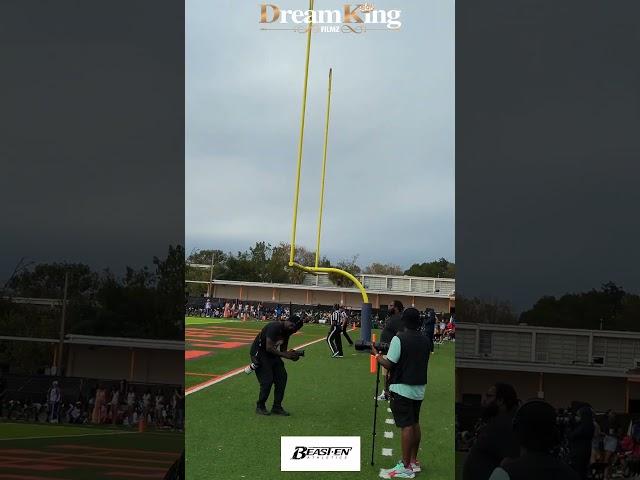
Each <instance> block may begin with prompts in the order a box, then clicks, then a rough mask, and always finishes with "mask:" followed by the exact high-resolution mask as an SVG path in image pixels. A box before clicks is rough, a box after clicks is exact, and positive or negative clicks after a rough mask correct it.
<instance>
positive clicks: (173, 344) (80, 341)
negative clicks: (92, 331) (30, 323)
mask: <svg viewBox="0 0 640 480" xmlns="http://www.w3.org/2000/svg"><path fill="white" fill-rule="evenodd" d="M0 340H6V341H17V342H39V343H59V342H60V340H59V339H57V338H36V337H17V336H8V335H2V336H0ZM64 343H65V344H66V345H93V346H102V347H120V348H149V349H154V350H184V342H183V341H176V340H155V339H150V338H126V337H99V336H94V335H74V334H70V335H65V337H64Z"/></svg>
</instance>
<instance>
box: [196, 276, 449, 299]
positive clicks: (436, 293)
mask: <svg viewBox="0 0 640 480" xmlns="http://www.w3.org/2000/svg"><path fill="white" fill-rule="evenodd" d="M407 279H409V277H407ZM435 280H438V281H445V280H446V281H450V279H435ZM185 282H186V283H200V284H204V285H207V284H209V281H207V280H185ZM212 283H213V285H226V286H238V287H257V288H278V289H293V290H315V291H322V292H345V293H356V294H359V293H360V290H358V289H357V288H355V287H337V286H334V285H309V284H293V283H267V282H243V281H236V280H213V281H212ZM365 289H366V291H367V293H370V294H381V295H403V296H408V297H411V296H414V297H431V298H452V297H454V296H455V290H454V288H451V289H443V290H442V291H440V289H434V290H433V291H417V290H408V289H407V290H404V289H376V288H371V287H368V286H367V285H365Z"/></svg>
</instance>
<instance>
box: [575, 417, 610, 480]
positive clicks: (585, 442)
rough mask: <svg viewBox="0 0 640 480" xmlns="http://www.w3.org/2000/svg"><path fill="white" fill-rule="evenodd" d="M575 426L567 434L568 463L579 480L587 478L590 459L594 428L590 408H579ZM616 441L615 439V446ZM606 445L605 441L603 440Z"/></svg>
mask: <svg viewBox="0 0 640 480" xmlns="http://www.w3.org/2000/svg"><path fill="white" fill-rule="evenodd" d="M576 420H577V425H576V426H575V428H574V429H573V430H572V431H571V432H569V434H568V440H569V463H570V465H571V467H572V468H573V469H574V470H575V471H576V473H577V474H578V477H580V480H585V479H586V478H587V470H588V469H589V459H590V458H591V442H592V441H593V434H594V432H595V428H594V426H593V412H592V411H591V407H587V406H585V407H581V408H580V409H579V410H578V413H577V415H576ZM617 441H618V439H617V438H616V446H617ZM605 443H606V440H605Z"/></svg>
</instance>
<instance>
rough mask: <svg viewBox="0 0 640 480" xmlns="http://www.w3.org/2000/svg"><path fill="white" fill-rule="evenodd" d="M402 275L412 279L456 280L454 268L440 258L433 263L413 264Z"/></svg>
mask: <svg viewBox="0 0 640 480" xmlns="http://www.w3.org/2000/svg"><path fill="white" fill-rule="evenodd" d="M404 274H405V275H410V276H414V277H441V278H456V266H455V264H454V263H451V262H449V261H448V260H447V259H446V258H440V259H439V260H435V261H433V262H425V263H414V264H413V265H411V267H409V269H408V270H406V271H405V272H404Z"/></svg>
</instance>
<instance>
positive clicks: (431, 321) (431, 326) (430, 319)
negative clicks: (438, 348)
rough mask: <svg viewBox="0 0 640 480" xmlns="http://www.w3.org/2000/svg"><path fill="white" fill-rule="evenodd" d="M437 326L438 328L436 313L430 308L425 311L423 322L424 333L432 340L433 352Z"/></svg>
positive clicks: (432, 351)
mask: <svg viewBox="0 0 640 480" xmlns="http://www.w3.org/2000/svg"><path fill="white" fill-rule="evenodd" d="M435 328H436V314H435V312H434V311H433V310H432V309H430V308H428V309H427V311H426V312H425V318H424V320H423V322H422V329H421V332H422V334H423V335H424V336H425V337H427V338H428V339H429V340H431V353H434V348H433V343H434V341H435V338H434V337H435Z"/></svg>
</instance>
